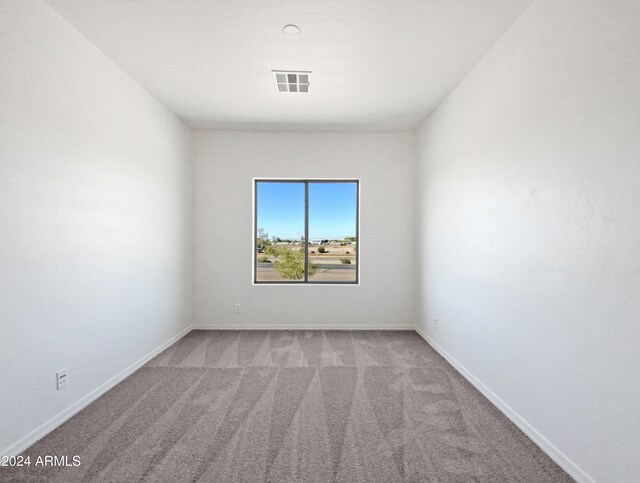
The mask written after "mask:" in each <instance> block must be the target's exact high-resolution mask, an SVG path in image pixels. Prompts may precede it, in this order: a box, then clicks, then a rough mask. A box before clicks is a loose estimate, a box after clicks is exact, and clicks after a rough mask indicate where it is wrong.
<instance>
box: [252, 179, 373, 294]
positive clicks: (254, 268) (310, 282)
mask: <svg viewBox="0 0 640 483" xmlns="http://www.w3.org/2000/svg"><path fill="white" fill-rule="evenodd" d="M264 182H267V183H268V182H271V183H304V186H305V197H304V205H305V207H304V212H305V213H304V216H305V222H304V224H305V227H304V238H305V244H304V248H305V251H304V268H305V270H304V280H294V281H291V282H282V281H276V280H274V281H258V280H256V278H257V275H258V273H257V272H258V257H257V256H256V253H257V246H258V242H257V237H258V196H257V188H258V183H264ZM309 183H355V184H356V253H355V255H356V281H355V282H338V281H336V282H331V281H313V280H309V279H308V277H309V274H308V267H309ZM251 185H252V195H253V203H252V211H253V221H252V226H253V237H252V244H251V248H252V252H253V253H252V257H253V263H252V264H251V268H252V270H251V285H280V286H290V285H295V286H305V285H326V286H331V285H340V286H352V287H357V286H360V178H252V181H251Z"/></svg>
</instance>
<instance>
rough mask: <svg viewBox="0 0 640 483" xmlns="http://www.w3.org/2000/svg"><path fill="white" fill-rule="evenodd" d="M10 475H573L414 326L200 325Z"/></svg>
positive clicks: (71, 478) (174, 478)
mask: <svg viewBox="0 0 640 483" xmlns="http://www.w3.org/2000/svg"><path fill="white" fill-rule="evenodd" d="M25 454H28V455H31V457H32V461H33V459H34V458H36V457H37V455H45V454H55V455H67V456H69V457H71V456H73V455H79V456H80V458H81V465H80V466H79V467H70V468H61V469H59V468H53V469H52V468H42V467H40V468H35V467H33V466H32V467H31V468H29V469H6V468H5V469H2V470H0V480H3V481H58V482H65V483H67V482H75V481H101V482H142V481H153V482H165V481H166V482H181V481H220V482H225V483H226V482H240V481H243V482H252V481H270V482H293V481H317V482H332V481H340V482H395V481H407V482H418V481H420V482H422V481H434V482H435V481H438V482H439V481H442V482H466V481H522V482H536V483H537V482H550V481H553V482H559V481H573V480H571V478H569V476H567V475H566V474H565V473H564V472H563V471H562V470H561V469H560V468H559V467H558V466H557V465H556V464H555V463H553V461H551V460H550V459H549V458H548V457H547V456H546V455H545V454H544V453H542V451H540V450H539V449H538V448H537V446H535V445H534V444H533V443H532V442H531V441H530V440H529V439H528V438H527V437H526V436H525V435H524V434H523V433H522V432H520V430H518V429H517V428H516V427H515V426H514V425H513V424H512V423H511V422H510V421H509V420H508V419H507V418H506V417H504V416H503V415H502V414H501V413H500V412H499V411H498V410H497V409H496V408H495V407H493V406H492V405H491V404H490V403H489V402H488V401H487V400H486V399H485V398H484V397H483V396H482V395H481V394H480V393H479V392H478V391H476V390H475V389H474V388H473V387H472V386H471V385H470V384H469V383H467V382H466V381H465V380H464V379H463V378H462V377H461V376H460V375H459V374H458V373H457V372H456V371H455V370H454V369H453V368H452V367H451V366H450V365H448V364H447V363H446V362H445V361H444V360H443V359H442V358H441V357H440V356H439V355H438V354H437V353H436V352H434V350H433V349H431V347H430V346H429V345H427V344H426V343H425V342H424V341H423V340H422V339H421V338H420V337H419V336H418V335H417V334H416V333H415V332H408V331H384V332H378V331H193V332H191V333H189V334H188V335H187V336H185V337H184V338H183V339H181V340H180V341H178V342H177V343H176V344H174V345H173V346H172V347H170V348H169V349H167V350H166V351H164V352H163V353H162V354H160V355H158V356H157V357H156V358H155V359H153V360H152V361H151V362H150V363H149V364H147V365H146V366H145V367H143V368H142V369H140V370H139V371H137V372H136V373H135V374H133V375H132V376H131V377H129V378H127V379H126V380H125V381H123V382H122V383H121V384H119V385H118V386H116V387H115V388H113V389H112V390H110V391H109V392H108V393H106V394H105V395H104V396H102V397H101V398H100V399H98V400H97V401H95V402H94V403H93V404H91V405H90V406H89V407H87V408H86V409H84V410H83V411H81V412H80V413H79V414H77V415H76V416H74V417H73V418H71V419H70V420H69V421H68V422H66V423H65V424H63V425H62V426H61V427H60V428H58V429H56V430H55V431H53V432H52V433H51V434H49V435H48V436H46V437H45V438H44V439H42V440H41V441H39V442H38V443H36V444H35V445H34V446H32V447H31V448H30V449H29V450H27V451H26V453H25Z"/></svg>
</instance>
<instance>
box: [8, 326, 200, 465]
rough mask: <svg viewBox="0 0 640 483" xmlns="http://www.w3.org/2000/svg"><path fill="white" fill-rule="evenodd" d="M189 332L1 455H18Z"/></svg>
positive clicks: (186, 329)
mask: <svg viewBox="0 0 640 483" xmlns="http://www.w3.org/2000/svg"><path fill="white" fill-rule="evenodd" d="M189 332H191V326H189V327H186V328H185V329H183V330H181V331H180V332H179V333H178V334H176V335H174V336H173V337H172V338H171V339H169V340H168V341H166V342H164V343H163V344H161V345H160V346H158V347H156V348H155V349H153V350H152V351H151V352H149V353H148V354H146V355H144V356H143V357H141V358H140V359H138V360H137V361H136V362H134V363H133V364H131V365H130V366H129V367H127V368H126V369H124V370H123V371H121V372H119V373H118V374H116V375H115V376H113V377H112V378H111V379H109V380H108V381H106V382H105V383H103V384H101V385H100V386H98V387H97V388H95V389H94V390H93V391H91V392H90V393H89V394H87V395H86V396H84V397H82V398H81V399H79V400H78V401H76V402H75V403H73V404H72V405H71V406H69V407H67V408H66V409H64V410H63V411H62V412H60V413H58V414H56V415H55V416H54V417H52V418H51V419H49V420H48V421H47V422H45V423H44V424H42V425H40V426H38V427H37V428H36V429H34V430H33V431H31V432H30V433H29V434H27V435H26V436H25V437H23V438H21V439H20V440H19V441H17V442H16V443H14V444H12V445H11V446H9V447H8V448H6V449H4V450H3V451H1V452H0V455H1V456H15V455H18V454H20V453H22V452H23V451H24V450H26V449H27V448H28V447H30V446H31V445H33V444H34V443H36V442H37V441H38V440H40V439H42V438H43V437H45V436H46V435H47V434H49V433H50V432H51V431H53V430H54V429H56V428H57V427H58V426H60V425H61V424H62V423H64V422H65V421H67V420H68V419H69V418H71V417H72V416H74V415H75V414H77V413H79V412H80V411H81V410H82V409H84V408H85V407H87V406H88V405H89V404H91V403H92V402H93V401H95V400H96V399H98V398H99V397H100V396H102V395H103V394H104V393H105V392H107V391H108V390H109V389H111V388H112V387H114V386H115V385H116V384H118V383H120V382H121V381H123V380H124V379H126V378H127V377H129V376H130V375H131V374H133V373H134V372H135V371H137V370H138V369H140V368H141V367H142V366H144V365H145V364H146V363H147V362H149V361H150V360H151V359H153V358H154V357H155V356H157V355H158V354H159V353H160V352H162V351H163V350H165V349H166V348H167V347H169V346H170V345H172V344H174V343H175V342H177V341H178V340H179V339H180V338H182V337H184V336H185V335H186V334H187V333H189Z"/></svg>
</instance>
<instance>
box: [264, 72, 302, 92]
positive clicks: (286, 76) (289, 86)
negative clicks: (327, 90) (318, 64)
mask: <svg viewBox="0 0 640 483" xmlns="http://www.w3.org/2000/svg"><path fill="white" fill-rule="evenodd" d="M271 72H272V74H273V81H274V82H275V85H276V90H277V91H278V92H309V84H310V80H311V72H309V71H295V70H294V71H291V70H273V71H271Z"/></svg>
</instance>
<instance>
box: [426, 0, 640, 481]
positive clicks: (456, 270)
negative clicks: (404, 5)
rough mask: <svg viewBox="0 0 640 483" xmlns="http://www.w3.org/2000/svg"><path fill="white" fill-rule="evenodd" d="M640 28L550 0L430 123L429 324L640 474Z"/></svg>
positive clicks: (582, 455) (459, 356) (497, 380)
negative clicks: (639, 455) (639, 452)
mask: <svg viewBox="0 0 640 483" xmlns="http://www.w3.org/2000/svg"><path fill="white" fill-rule="evenodd" d="M639 27H640V3H638V2H637V1H635V0H607V1H606V2H604V1H599V0H561V1H558V0H536V1H534V2H533V4H532V5H531V6H530V7H529V9H528V10H527V11H525V13H524V14H523V15H522V17H521V18H520V19H519V20H518V21H517V22H516V23H515V24H514V25H513V27H512V28H511V29H510V30H509V31H508V32H507V33H506V34H505V35H504V36H503V38H502V39H501V40H500V41H499V42H498V43H497V44H496V45H495V46H494V47H493V48H492V49H491V50H490V51H489V53H488V54H487V55H486V56H485V57H484V59H483V60H481V61H480V63H479V64H478V65H477V66H476V67H475V68H474V69H473V71H472V72H471V73H470V74H469V75H468V76H467V78H466V79H465V80H464V81H463V82H462V83H461V84H460V85H459V86H458V87H457V89H455V91H454V92H453V93H452V94H451V95H450V96H449V97H448V99H446V101H445V102H444V103H443V104H442V105H441V106H440V107H439V108H438V109H437V110H436V112H435V113H434V114H433V115H432V116H431V117H430V118H429V119H428V120H427V121H426V122H425V124H424V125H423V127H422V128H421V129H420V131H419V133H418V142H419V159H420V162H419V171H420V175H419V188H418V193H419V195H420V197H419V203H418V204H419V219H420V227H421V229H420V233H419V240H420V242H419V245H420V246H419V249H418V251H419V253H422V254H423V256H422V258H421V260H420V269H419V272H418V273H419V274H420V278H419V288H420V293H421V296H420V300H421V305H420V317H421V329H422V330H423V331H425V332H426V333H427V335H428V337H429V338H431V339H432V340H433V341H434V342H435V343H436V344H437V346H438V347H439V348H440V349H441V350H443V351H445V352H446V353H448V354H449V356H450V357H451V358H452V359H454V360H455V361H457V363H458V364H459V365H460V366H461V367H462V368H466V369H467V370H468V371H469V372H470V373H471V374H472V375H473V376H475V378H476V382H477V383H479V384H480V385H482V386H484V388H485V390H487V391H488V392H492V393H493V395H494V400H500V401H501V402H502V404H503V409H504V408H505V407H507V408H508V407H510V409H511V410H512V411H513V414H515V415H517V416H518V417H519V418H521V422H525V423H528V424H529V425H530V428H531V429H533V430H534V432H535V433H536V434H537V437H538V441H539V442H540V441H542V442H543V443H544V440H546V443H544V444H545V446H546V449H547V450H549V449H551V450H552V452H553V451H554V450H553V446H555V449H556V450H557V451H558V453H557V454H560V455H564V456H562V457H563V458H566V459H565V463H566V465H567V467H572V468H573V469H574V470H575V471H574V475H575V476H576V477H578V478H580V479H583V480H587V479H588V478H589V477H591V478H593V479H595V480H597V481H599V482H603V483H604V482H616V483H620V482H631V481H637V478H638V474H640V459H639V458H638V450H639V448H640V418H639V417H638V408H640V382H639V381H640V359H639V357H640V356H639V354H640V134H639V133H640V28H639ZM434 318H437V319H438V327H437V328H436V325H435V323H434ZM496 398H497V399H496ZM580 469H581V470H580Z"/></svg>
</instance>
